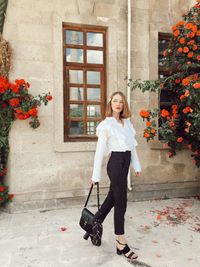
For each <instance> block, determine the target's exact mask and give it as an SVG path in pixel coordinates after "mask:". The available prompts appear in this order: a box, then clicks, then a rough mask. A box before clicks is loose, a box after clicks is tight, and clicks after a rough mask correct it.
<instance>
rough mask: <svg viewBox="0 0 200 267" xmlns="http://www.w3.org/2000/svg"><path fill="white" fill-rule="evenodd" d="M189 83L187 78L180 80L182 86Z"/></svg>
mask: <svg viewBox="0 0 200 267" xmlns="http://www.w3.org/2000/svg"><path fill="white" fill-rule="evenodd" d="M189 83H190V81H189V79H188V78H185V79H183V80H182V85H184V86H187V85H188V84H189Z"/></svg>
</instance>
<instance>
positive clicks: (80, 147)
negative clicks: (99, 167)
mask: <svg viewBox="0 0 200 267" xmlns="http://www.w3.org/2000/svg"><path fill="white" fill-rule="evenodd" d="M96 144H97V142H91V141H90V142H66V143H64V142H62V143H61V142H60V143H55V151H57V152H81V151H83V152H88V151H95V149H96Z"/></svg>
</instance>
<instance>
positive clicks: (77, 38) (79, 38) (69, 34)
mask: <svg viewBox="0 0 200 267" xmlns="http://www.w3.org/2000/svg"><path fill="white" fill-rule="evenodd" d="M66 44H74V45H82V44H83V33H82V32H78V31H69V30H67V31H66Z"/></svg>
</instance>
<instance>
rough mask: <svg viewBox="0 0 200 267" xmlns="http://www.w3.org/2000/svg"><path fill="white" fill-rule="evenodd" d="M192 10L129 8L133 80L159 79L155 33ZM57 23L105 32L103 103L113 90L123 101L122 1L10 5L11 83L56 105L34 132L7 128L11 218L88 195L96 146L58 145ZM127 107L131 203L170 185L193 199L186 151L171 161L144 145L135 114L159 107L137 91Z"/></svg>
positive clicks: (41, 0) (36, 0)
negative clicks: (134, 149) (134, 154)
mask: <svg viewBox="0 0 200 267" xmlns="http://www.w3.org/2000/svg"><path fill="white" fill-rule="evenodd" d="M180 2H181V3H180ZM183 3H184V4H183ZM191 5H192V3H191V1H189V0H184V1H178V0H177V1H175V0H171V1H166V0H159V1H158V0H157V1H155V0H154V1H148V0H134V1H132V76H133V78H142V79H149V78H156V77H157V32H158V31H165V32H168V31H170V25H171V24H173V23H174V22H176V21H177V20H179V19H180V15H181V14H182V12H184V11H187V10H188V8H189V7H190V6H191ZM62 22H66V23H79V24H88V25H101V26H106V27H108V39H107V88H108V94H107V95H108V97H109V96H110V95H111V93H112V92H113V91H115V90H118V89H119V90H122V91H124V92H125V93H126V81H125V80H124V78H125V76H126V75H127V1H126V0H95V1H94V0H70V1H69V0H29V1H27V0H18V1H16V0H10V1H9V3H8V8H7V15H6V20H5V26H4V33H3V35H4V38H5V39H7V40H8V41H9V42H10V44H11V47H12V49H13V67H12V71H11V73H10V79H11V80H14V79H16V78H24V79H26V80H27V81H29V82H30V83H31V89H30V90H31V92H33V94H37V93H41V92H49V91H50V92H51V93H52V94H53V98H54V99H53V102H51V103H50V104H49V105H48V107H45V108H44V107H41V108H40V120H41V126H40V127H39V128H38V129H37V130H31V129H30V128H29V126H28V125H27V123H26V122H23V121H16V122H15V123H14V125H13V127H12V130H11V133H10V147H11V151H10V155H9V166H8V167H9V173H8V184H9V186H10V191H11V193H14V194H15V198H14V200H13V202H12V204H11V205H10V209H11V210H12V211H19V210H24V209H32V208H35V209H47V208H56V207H64V206H66V205H69V204H70V203H72V202H74V201H75V202H76V201H77V200H78V199H80V197H81V196H84V195H86V194H87V191H88V187H89V183H88V181H89V178H90V176H91V174H92V168H93V158H94V151H95V146H96V143H95V142H92V143H91V142H84V143H83V142H82V143H81V142H79V143H63V137H62V134H63V130H62V129H63V124H62V123H63V114H62V110H63V106H62V104H61V103H63V101H62V90H63V81H62V79H63V76H62V73H63V69H62ZM131 100H132V102H131V108H132V111H133V115H134V116H133V117H134V124H135V128H136V130H137V139H138V141H139V147H138V152H139V155H140V158H141V162H142V167H143V174H142V176H141V178H140V179H135V178H134V175H133V173H132V171H131V176H132V180H133V189H134V190H133V194H132V193H130V199H132V198H137V199H138V198H140V199H142V198H145V197H154V196H157V195H159V192H161V195H162V192H163V191H162V190H168V189H169V188H168V187H169V186H168V185H169V184H170V186H171V188H174V186H173V184H174V183H176V186H177V188H178V187H181V188H182V187H183V191H184V188H186V191H187V190H188V189H187V188H191V190H189V191H187V192H189V193H190V194H191V193H192V192H194V191H193V188H194V187H197V185H199V182H198V170H196V169H195V168H194V167H193V166H192V165H191V163H190V158H189V155H188V153H187V151H185V152H181V153H180V154H179V155H178V156H177V157H176V158H173V159H169V158H168V157H167V156H166V151H163V150H160V149H158V150H154V149H152V147H151V145H150V144H146V143H145V141H144V140H143V138H142V129H143V123H142V120H141V119H140V118H139V117H138V111H139V110H140V109H141V108H144V107H149V105H152V103H154V102H155V103H154V104H156V101H157V96H155V95H154V96H153V95H149V94H147V93H146V94H141V93H140V92H138V91H136V92H133V93H132V94H131ZM106 162H107V159H106V158H105V161H104V166H103V179H102V183H101V185H102V191H101V192H102V193H105V192H106V191H107V185H108V178H107V174H106V171H105V169H106V168H105V167H106ZM187 184H189V187H188V186H187ZM155 191H156V192H158V193H157V194H155V193H154V192H155ZM186 191H184V192H185V193H184V192H183V194H186ZM138 192H139V194H138ZM140 192H142V193H140ZM145 192H147V194H145ZM172 195H173V194H172ZM134 196H135V197H134ZM76 203H77V202H76Z"/></svg>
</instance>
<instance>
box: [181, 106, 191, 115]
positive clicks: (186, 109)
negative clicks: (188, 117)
mask: <svg viewBox="0 0 200 267" xmlns="http://www.w3.org/2000/svg"><path fill="white" fill-rule="evenodd" d="M192 111H193V110H192V109H191V107H189V106H187V107H186V108H184V109H183V113H185V114H187V113H189V112H192Z"/></svg>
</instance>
